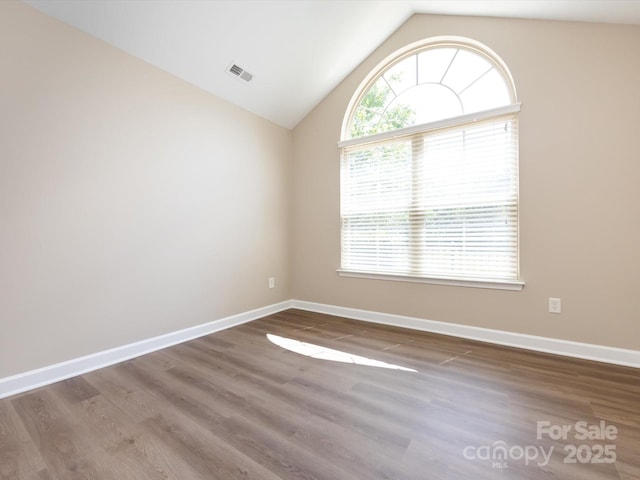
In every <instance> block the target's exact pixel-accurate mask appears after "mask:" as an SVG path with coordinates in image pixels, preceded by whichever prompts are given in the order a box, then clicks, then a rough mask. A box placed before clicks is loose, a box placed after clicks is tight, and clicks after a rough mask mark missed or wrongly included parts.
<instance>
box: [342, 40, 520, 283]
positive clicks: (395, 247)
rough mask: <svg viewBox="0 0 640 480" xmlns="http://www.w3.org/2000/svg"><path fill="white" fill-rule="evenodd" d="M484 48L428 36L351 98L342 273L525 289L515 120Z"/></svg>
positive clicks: (496, 65)
mask: <svg viewBox="0 0 640 480" xmlns="http://www.w3.org/2000/svg"><path fill="white" fill-rule="evenodd" d="M519 109H520V106H519V103H517V101H516V96H515V88H514V86H513V82H512V80H511V76H510V74H509V72H508V70H507V68H506V66H504V64H503V63H502V62H501V61H500V59H499V58H498V57H497V56H496V55H495V54H493V53H492V52H491V51H490V50H488V49H487V48H486V47H484V46H481V45H479V44H477V43H476V42H472V41H469V40H466V39H455V40H442V39H438V40H432V41H427V42H424V43H423V44H421V45H418V46H412V47H411V48H409V49H407V50H406V51H405V52H402V53H400V54H398V55H396V56H395V57H394V58H393V59H392V60H391V61H387V62H385V63H384V64H383V66H382V67H381V68H378V69H377V70H376V71H375V72H373V73H372V75H370V79H369V80H368V81H366V82H365V83H364V84H363V87H361V88H360V89H359V91H358V92H356V95H355V96H354V98H353V100H352V106H351V107H350V108H349V110H348V112H347V117H346V119H345V124H344V127H343V139H342V140H341V141H340V143H339V146H340V149H341V158H342V160H341V222H342V266H341V269H340V270H339V272H340V274H341V275H355V276H367V277H368V276H373V277H377V276H384V277H385V278H393V279H398V280H409V281H427V282H435V283H445V284H463V285H468V286H485V287H494V288H507V289H520V288H522V285H523V283H522V282H521V281H520V280H519V265H518V263H519V262H518V124H517V114H518V111H519Z"/></svg>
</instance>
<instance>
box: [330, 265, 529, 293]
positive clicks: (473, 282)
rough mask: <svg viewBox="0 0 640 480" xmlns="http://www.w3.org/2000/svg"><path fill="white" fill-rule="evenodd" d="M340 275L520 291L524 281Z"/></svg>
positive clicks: (355, 272)
mask: <svg viewBox="0 0 640 480" xmlns="http://www.w3.org/2000/svg"><path fill="white" fill-rule="evenodd" d="M338 275H340V276H341V277H354V278H368V279H371V280H391V281H394V282H410V283H429V284H432V285H446V286H450V287H470V288H489V289H493V290H513V291H520V290H522V289H523V288H524V282H523V281H520V280H491V279H472V278H462V277H460V278H455V277H450V278H446V277H412V276H410V275H394V274H390V273H371V272H357V271H353V270H342V269H338Z"/></svg>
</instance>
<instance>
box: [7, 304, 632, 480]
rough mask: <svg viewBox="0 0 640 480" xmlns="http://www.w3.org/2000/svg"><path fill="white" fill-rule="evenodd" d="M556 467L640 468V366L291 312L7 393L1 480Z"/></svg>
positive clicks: (568, 473)
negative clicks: (604, 432) (605, 431)
mask: <svg viewBox="0 0 640 480" xmlns="http://www.w3.org/2000/svg"><path fill="white" fill-rule="evenodd" d="M538 422H546V423H545V424H544V426H546V428H547V429H546V430H541V431H540V432H539V431H538ZM580 422H582V423H580ZM542 426H543V425H542V424H541V428H542ZM562 426H565V427H564V428H565V430H567V432H566V435H565V437H564V438H562V437H560V436H554V434H555V433H558V432H561V430H560V429H561V428H562ZM601 428H604V429H606V428H608V429H609V430H608V433H609V438H592V437H594V436H596V434H598V433H602V432H600V431H599V430H600V429H601ZM582 430H587V431H588V432H590V433H591V434H592V435H591V438H585V439H583V438H581V437H580V433H581V432H582ZM612 430H615V435H614V434H613V433H612ZM540 478H557V479H563V480H572V479H576V480H577V479H584V480H590V479H594V480H595V479H598V480H609V479H611V480H638V479H640V371H639V370H637V369H632V368H626V367H618V366H612V365H605V364H599V363H595V362H588V361H581V360H576V359H570V358H564V357H558V356H553V355H547V354H540V353H533V352H528V351H524V350H518V349H513V348H507V347H501V346H495V345H489V344H484V343H479V342H474V341H469V340H464V339H460V338H453V337H446V336H441V335H434V334H429V333H424V332H416V331H412V330H405V329H400V328H393V327H388V326H383V325H376V324H369V323H365V322H358V321H353V320H348V319H344V318H340V317H332V316H329V315H322V314H316V313H309V312H304V311H299V310H288V311H286V312H281V313H278V314H275V315H271V316H269V317H265V318H263V319H260V320H256V321H254V322H251V323H248V324H245V325H242V326H239V327H235V328H232V329H229V330H225V331H222V332H219V333H216V334H213V335H209V336H207V337H202V338H200V339H197V340H193V341H191V342H187V343H184V344H181V345H177V346H175V347H172V348H169V349H166V350H163V351H159V352H156V353H152V354H149V355H146V356H144V357H140V358H137V359H134V360H131V361H127V362H124V363H121V364H118V365H115V366H113V367H109V368H105V369H102V370H98V371H95V372H91V373H88V374H85V375H82V376H80V377H76V378H73V379H70V380H67V381H64V382H60V383H57V384H55V385H50V386H48V387H44V388H40V389H37V390H33V391H31V392H27V393H24V394H21V395H17V396H14V397H11V398H6V399H3V400H0V479H12V480H14V479H33V480H36V479H39V480H44V479H48V480H66V479H100V480H101V479H114V480H115V479H117V480H122V479H135V480H146V479H179V480H191V479H208V480H211V479H215V480H218V479H260V480H278V479H283V480H284V479H307V480H311V479H316V480H325V479H326V480H343V479H344V480H355V479H366V480H369V479H372V480H375V479H389V480H431V479H433V480H457V479H478V480H482V479H489V480H493V479H514V480H519V479H523V480H529V479H540Z"/></svg>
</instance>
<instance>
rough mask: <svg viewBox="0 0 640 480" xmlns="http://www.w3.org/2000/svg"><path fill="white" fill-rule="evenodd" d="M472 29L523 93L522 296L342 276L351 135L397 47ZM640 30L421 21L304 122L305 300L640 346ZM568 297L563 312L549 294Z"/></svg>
mask: <svg viewBox="0 0 640 480" xmlns="http://www.w3.org/2000/svg"><path fill="white" fill-rule="evenodd" d="M436 35H459V36H464V37H469V38H473V39H475V40H478V41H480V42H482V43H484V44H485V45H487V46H489V47H490V48H491V49H493V50H494V51H495V52H496V53H497V54H498V55H500V56H501V57H502V59H503V60H504V61H505V62H506V63H507V65H508V66H509V68H510V69H511V73H512V74H513V77H514V80H515V84H516V88H517V90H518V96H519V99H520V100H521V101H522V112H521V115H520V131H521V134H520V135H521V136H520V168H521V170H520V172H521V173H520V175H521V188H520V194H521V197H520V198H521V210H520V213H521V272H522V278H523V279H524V280H525V281H526V286H525V288H524V290H523V291H522V292H509V291H497V290H486V289H472V288H463V287H445V286H435V285H423V284H410V283H399V282H389V281H381V280H367V279H355V278H344V277H338V276H337V274H336V268H337V267H338V266H339V264H340V223H339V153H338V149H337V147H336V142H337V141H338V140H339V136H340V129H341V123H342V120H343V116H344V114H345V111H346V108H347V104H348V102H349V100H350V98H351V96H352V94H353V93H354V91H355V90H356V88H357V87H358V85H359V84H360V82H361V81H362V80H363V79H364V77H365V76H366V75H367V73H368V72H369V71H370V70H371V69H373V68H374V67H375V66H376V65H377V64H378V63H379V62H380V61H382V60H383V59H384V58H385V57H386V56H387V55H389V54H391V53H392V52H393V51H395V50H397V49H398V48H400V47H403V46H405V45H407V44H409V43H411V42H414V41H417V40H420V39H424V38H427V37H431V36H436ZM639 113H640V27H630V26H612V25H598V24H578V23H566V22H543V21H527V20H506V19H493V18H468V17H439V16H421V15H417V16H414V17H412V18H411V19H410V20H409V21H408V22H407V23H406V24H405V25H404V26H402V27H401V28H400V29H399V30H398V31H397V32H396V33H395V34H394V35H393V36H392V37H391V38H390V39H389V40H387V41H386V42H385V43H384V44H383V45H382V46H381V47H380V48H378V49H377V50H376V51H375V52H374V53H373V54H372V55H371V56H370V57H369V58H368V59H367V60H366V61H365V62H364V63H363V64H362V65H360V66H359V67H358V68H357V69H356V70H355V71H354V72H353V73H352V74H351V75H350V76H349V77H348V78H347V79H346V80H345V81H344V82H343V83H342V84H341V85H339V86H338V87H337V88H336V89H335V90H334V91H333V92H332V93H331V94H330V95H329V96H328V97H327V98H325V99H324V101H323V102H322V103H321V104H320V105H318V106H317V107H316V108H315V110H314V111H313V112H311V113H310V114H309V115H308V116H307V118H306V119H305V120H304V121H303V122H301V124H300V125H298V126H297V128H296V129H295V130H294V138H293V141H294V169H293V185H294V189H293V203H292V205H293V249H294V250H293V257H292V265H293V276H292V294H293V297H294V298H296V299H300V300H308V301H314V302H321V303H328V304H334V305H340V306H346V307H355V308H363V309H370V310H376V311H380V312H387V313H395V314H401V315H410V316H416V317H420V318H426V319H430V320H439V321H444V322H455V323H461V324H467V325H474V326H480V327H487V328H494V329H501V330H507V331H512V332H520V333H527V334H534V335H542V336H547V337H553V338H560V339H569V340H575V341H580V342H588V343H595V344H601V345H608V346H614V347H622V348H630V349H640V294H639V293H638V289H639V288H640V121H639V120H638V118H639V117H638V115H639ZM552 296H553V297H561V298H562V307H563V312H562V314H561V315H553V314H549V313H547V298H548V297H552Z"/></svg>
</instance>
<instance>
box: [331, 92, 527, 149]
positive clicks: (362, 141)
mask: <svg viewBox="0 0 640 480" xmlns="http://www.w3.org/2000/svg"><path fill="white" fill-rule="evenodd" d="M520 107H521V104H520V102H516V103H512V104H510V105H505V106H502V107H497V108H492V109H490V110H483V111H480V112H473V113H467V114H465V115H458V116H457V117H451V118H444V119H442V120H436V121H435V122H427V123H421V124H419V125H411V126H409V127H404V128H398V129H396V130H390V131H388V132H382V133H376V134H374V135H368V136H366V137H357V138H348V139H346V140H340V141H339V142H338V148H346V147H350V146H352V145H367V144H369V143H375V142H379V141H382V140H389V139H393V138H397V137H404V136H409V135H413V134H414V133H424V132H433V131H435V130H440V129H443V128H449V127H458V126H462V125H473V124H474V123H478V122H484V121H486V120H491V119H493V118H498V117H502V116H503V115H509V114H510V113H519V112H520Z"/></svg>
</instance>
